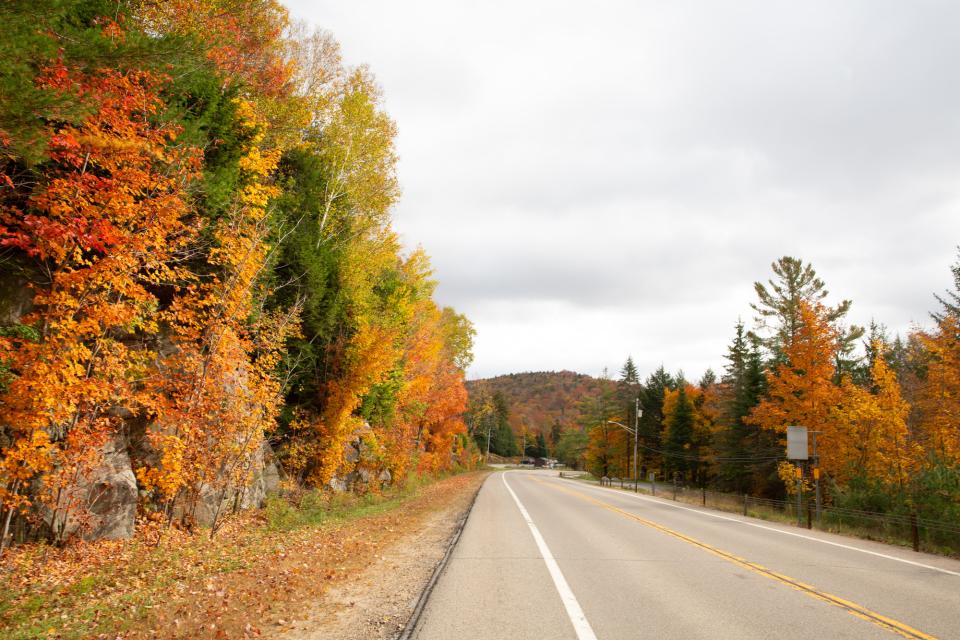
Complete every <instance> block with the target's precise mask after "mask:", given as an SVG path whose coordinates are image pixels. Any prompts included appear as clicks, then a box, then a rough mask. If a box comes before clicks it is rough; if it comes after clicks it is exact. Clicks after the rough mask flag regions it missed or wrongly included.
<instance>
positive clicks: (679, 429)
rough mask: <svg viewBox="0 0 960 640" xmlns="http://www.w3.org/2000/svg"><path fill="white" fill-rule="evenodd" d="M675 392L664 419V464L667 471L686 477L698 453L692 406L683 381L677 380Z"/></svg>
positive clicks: (695, 463)
mask: <svg viewBox="0 0 960 640" xmlns="http://www.w3.org/2000/svg"><path fill="white" fill-rule="evenodd" d="M676 394H677V398H676V404H675V405H674V406H673V407H672V411H671V412H670V414H669V415H668V416H666V418H665V420H664V432H665V435H666V437H665V441H664V450H665V451H666V453H667V455H666V459H665V460H664V465H665V467H666V468H667V470H668V471H670V472H677V473H679V474H680V476H681V477H686V476H687V473H688V472H689V471H692V470H694V469H695V468H696V466H697V461H696V460H695V459H693V457H694V456H696V455H697V453H698V451H697V450H696V448H695V447H694V446H693V435H694V432H693V431H694V421H695V416H694V407H693V403H692V402H691V401H690V397H689V396H688V395H687V384H686V382H685V381H683V380H679V381H678V382H677V391H676Z"/></svg>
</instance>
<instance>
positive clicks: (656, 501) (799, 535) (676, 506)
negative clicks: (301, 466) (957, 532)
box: [584, 485, 960, 576]
mask: <svg viewBox="0 0 960 640" xmlns="http://www.w3.org/2000/svg"><path fill="white" fill-rule="evenodd" d="M584 488H585V489H593V490H594V491H602V492H603V493H609V492H613V493H614V494H615V495H622V496H624V497H627V498H636V499H637V500H646V501H647V502H653V503H654V504H661V505H663V506H665V507H673V508H674V509H682V510H683V511H691V512H693V513H699V514H700V515H703V516H708V517H710V518H717V519H718V520H729V521H730V522H739V523H740V524H742V525H746V526H748V527H756V528H757V529H765V530H767V531H773V532H774V533H781V534H783V535H785V536H793V537H795V538H803V539H804V540H812V541H813V542H819V543H821V544H828V545H830V546H832V547H840V548H841V549H849V550H850V551H859V552H860V553H866V554H867V555H871V556H876V557H878V558H886V559H887V560H894V561H896V562H902V563H904V564H909V565H913V566H914V567H920V568H923V569H930V570H931V571H939V572H940V573H946V574H948V575H951V576H960V572H957V571H951V570H950V569H943V568H941V567H935V566H934V565H932V564H924V563H922V562H914V561H913V560H907V559H906V558H898V557H897V556H888V555H887V554H885V553H880V552H878V551H870V550H868V549H861V548H860V547H854V546H852V545H848V544H842V543H840V542H833V541H831V540H823V539H822V538H814V537H813V536H806V535H803V534H802V533H795V532H793V531H784V530H783V529H777V528H775V527H768V526H766V525H762V524H758V523H756V522H747V521H746V520H741V519H739V518H731V517H729V516H722V515H720V514H718V513H710V512H709V511H704V510H703V509H693V508H690V507H683V506H681V505H679V504H673V503H672V502H667V501H666V500H661V499H658V498H654V497H649V496H641V495H636V494H633V493H626V492H623V491H617V490H616V489H605V488H601V487H593V486H590V485H584Z"/></svg>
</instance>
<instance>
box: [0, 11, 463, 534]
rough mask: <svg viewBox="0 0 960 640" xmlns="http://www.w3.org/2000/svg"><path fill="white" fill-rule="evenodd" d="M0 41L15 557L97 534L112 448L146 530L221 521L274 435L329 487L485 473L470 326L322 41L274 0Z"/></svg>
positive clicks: (332, 45) (294, 461)
mask: <svg viewBox="0 0 960 640" xmlns="http://www.w3.org/2000/svg"><path fill="white" fill-rule="evenodd" d="M0 31H2V36H3V37H2V38H0V55H2V57H3V60H4V64H3V65H2V70H0V247H2V279H3V283H2V303H3V310H2V311H3V313H2V318H3V327H2V328H0V518H2V519H0V523H2V527H3V543H4V544H6V543H7V541H8V539H9V537H10V534H11V532H16V533H17V536H18V537H19V538H20V539H29V538H30V537H35V536H37V535H47V536H49V537H51V538H52V539H54V540H60V539H62V538H63V537H64V536H65V535H68V534H70V533H71V532H74V533H77V534H80V535H82V534H83V533H84V531H85V530H86V531H89V530H90V528H91V526H92V527H95V522H94V523H93V524H91V523H90V521H91V520H96V514H97V508H96V503H98V501H99V502H101V503H102V498H103V495H102V491H104V490H106V491H112V490H113V487H112V485H111V486H107V487H106V489H103V487H101V488H100V490H99V491H100V493H98V489H97V487H96V486H93V484H91V482H93V480H92V479H95V478H98V477H100V476H99V475H98V474H99V473H100V471H99V470H102V466H103V464H104V459H105V456H108V455H109V456H114V457H111V458H110V464H112V465H114V466H116V461H117V459H118V458H116V455H119V454H118V453H117V452H120V454H122V455H123V456H129V458H130V461H129V463H127V464H128V466H129V467H130V471H131V472H132V473H135V476H136V480H135V482H136V502H137V510H138V512H139V513H140V514H143V515H147V516H149V515H150V514H160V515H162V516H163V517H165V518H166V519H167V521H168V522H182V523H185V524H190V523H191V522H192V521H193V520H195V519H196V518H197V512H198V508H199V505H201V504H202V503H204V502H206V503H208V504H212V505H213V512H214V513H213V519H212V522H211V524H212V525H213V526H214V527H216V523H217V519H218V518H219V517H221V513H222V511H224V510H225V509H226V507H225V505H228V504H232V505H234V506H236V505H237V504H239V503H241V502H243V500H244V499H245V498H244V491H245V490H246V487H247V486H248V485H249V483H250V482H251V478H252V476H253V475H254V474H256V473H257V471H258V468H259V467H262V465H263V459H264V456H270V455H271V454H270V452H269V451H267V450H265V449H264V446H263V443H264V442H265V441H269V442H270V443H271V444H272V445H273V451H274V455H275V456H276V458H277V459H278V461H279V463H280V465H281V466H282V469H283V471H284V475H285V476H286V477H287V478H288V479H289V481H291V482H296V483H299V484H300V485H302V486H303V485H305V486H311V487H323V486H330V485H332V484H336V483H339V484H338V485H337V486H342V485H345V484H346V483H345V482H344V480H343V479H344V478H351V477H356V474H357V473H358V472H359V471H362V472H363V473H362V474H361V476H362V478H364V479H370V478H373V479H374V480H372V481H370V483H369V487H370V488H376V486H377V483H378V482H384V481H390V479H391V478H392V479H393V481H394V482H402V480H403V478H405V477H406V475H407V474H408V473H409V472H411V471H415V470H419V471H421V472H436V471H440V470H445V469H450V468H452V467H453V466H455V465H465V464H472V463H473V461H475V450H474V449H472V441H471V440H470V439H469V438H467V437H466V435H465V427H464V423H463V422H462V419H461V414H462V413H463V411H464V409H465V407H466V401H467V398H466V391H465V389H464V385H463V372H464V369H465V368H466V367H467V366H468V364H469V362H470V358H471V345H472V336H473V329H472V327H471V325H470V323H469V321H468V320H467V319H466V318H465V317H463V316H462V315H459V314H457V313H456V312H454V311H453V310H451V309H447V308H440V307H439V306H438V305H437V304H436V303H435V302H434V301H433V291H434V287H435V282H434V281H433V279H432V276H431V269H430V265H429V261H428V258H427V257H426V256H425V255H424V254H423V253H422V252H421V251H414V252H413V253H410V254H404V253H403V251H402V249H401V246H400V242H399V240H398V238H397V236H396V234H395V233H394V232H393V231H392V230H391V228H390V211H391V207H392V206H393V204H394V203H395V202H396V200H397V198H398V196H399V187H398V184H397V180H396V173H395V165H396V154H395V150H394V137H395V133H396V130H395V125H394V123H393V122H392V121H391V120H390V118H389V117H388V116H387V114H386V113H385V112H384V110H383V107H382V101H381V95H380V90H379V88H378V87H377V85H376V83H375V81H374V79H373V77H372V75H371V73H370V72H369V71H368V70H367V69H366V68H364V67H349V66H346V65H344V63H343V62H342V60H341V56H340V50H339V47H338V44H337V43H336V41H335V40H334V39H333V37H332V36H331V35H330V34H329V33H326V32H323V31H310V30H308V29H306V28H305V27H303V26H302V25H298V24H292V23H291V22H290V20H289V18H288V14H287V12H286V10H285V9H284V8H283V7H282V6H281V5H279V4H278V3H277V2H274V1H272V0H252V1H248V0H244V1H243V2H240V1H239V0H169V1H166V0H165V1H164V2H150V1H143V0H123V1H120V2H117V1H110V2H107V1H105V0H66V1H60V0H58V1H53V0H33V1H31V2H22V1H13V2H6V3H4V5H3V7H2V8H0ZM118 473H119V471H118ZM351 474H352V475H351ZM377 479H379V480H377ZM85 527H86V529H85Z"/></svg>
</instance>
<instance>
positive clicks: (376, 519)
mask: <svg viewBox="0 0 960 640" xmlns="http://www.w3.org/2000/svg"><path fill="white" fill-rule="evenodd" d="M485 477H486V473H484V472H473V473H465V474H461V475H456V476H451V477H447V478H443V479H439V480H423V481H421V482H419V483H417V482H414V483H410V484H408V486H406V487H404V488H403V489H399V490H394V491H391V492H386V493H384V494H383V495H381V496H354V495H350V494H341V495H335V496H329V495H327V496H324V495H322V494H305V495H304V496H302V499H301V500H299V501H298V504H297V505H296V506H294V505H292V504H290V503H289V502H286V501H284V500H282V499H278V498H274V499H271V500H270V502H269V503H268V505H267V508H266V509H264V510H262V511H254V512H247V513H243V514H240V515H238V516H236V517H235V518H233V519H232V520H231V521H229V522H228V523H227V524H226V525H225V527H224V529H223V530H221V531H220V532H218V533H217V535H216V537H214V538H213V539H212V540H211V539H210V538H209V536H208V535H207V532H205V531H200V532H197V533H195V534H192V535H191V534H188V533H185V532H181V531H176V530H173V531H171V530H163V529H161V528H160V527H159V525H153V526H150V525H149V524H146V525H145V526H143V527H141V528H140V531H139V532H138V535H137V537H136V538H134V539H132V540H124V541H102V542H98V543H91V544H79V545H73V546H70V547H67V548H64V549H55V548H51V547H45V546H31V547H23V548H18V549H16V550H15V551H14V553H12V554H10V555H9V556H8V557H7V558H5V559H4V562H3V565H2V566H0V584H2V586H0V636H2V637H3V638H9V639H11V640H16V639H26V638H97V637H103V638H111V639H113V638H116V637H122V638H155V637H161V638H198V637H211V638H239V637H258V636H260V635H261V634H263V633H265V632H267V631H273V632H275V631H278V630H281V629H283V628H284V627H285V626H286V625H288V624H289V621H290V620H293V619H295V618H296V617H297V616H298V614H300V613H302V612H303V610H304V608H305V607H307V606H309V604H310V601H311V599H315V598H316V597H318V596H319V595H321V594H322V593H323V592H324V591H325V590H326V589H327V588H328V587H329V586H330V585H332V584H335V583H336V582H338V581H340V580H343V579H345V578H348V577H349V576H350V575H352V574H353V573H356V572H358V571H361V570H362V569H363V568H364V567H365V566H367V565H369V564H371V563H372V562H373V561H374V560H375V559H376V555H377V554H378V551H379V550H380V549H381V548H383V547H385V546H387V545H389V544H390V543H391V542H393V541H395V540H396V539H398V538H399V537H402V536H403V535H405V534H406V533H408V532H412V531H415V530H416V529H417V527H418V523H419V522H421V521H422V520H423V519H424V518H426V517H427V516H428V515H429V514H430V513H432V512H433V511H435V510H437V509H439V508H442V507H444V506H446V505H449V504H451V503H453V502H454V501H457V500H463V501H464V502H466V501H468V500H469V497H470V496H472V493H473V491H475V490H476V489H477V487H479V485H480V483H481V482H482V481H483V479H484V478H485ZM161 534H162V535H161Z"/></svg>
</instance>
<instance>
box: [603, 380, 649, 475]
mask: <svg viewBox="0 0 960 640" xmlns="http://www.w3.org/2000/svg"><path fill="white" fill-rule="evenodd" d="M639 406H640V399H639V398H638V399H637V407H639ZM637 411H639V412H640V413H642V410H640V409H637ZM607 423H608V424H615V425H617V426H618V427H620V428H621V429H623V430H624V431H626V432H627V433H629V434H631V435H633V490H634V491H639V490H640V489H639V488H638V486H637V434H639V433H640V431H639V429H631V428H630V427H628V426H627V425H625V424H620V423H619V422H617V421H616V420H607ZM636 424H637V425H639V424H640V418H639V417H638V418H637V419H636Z"/></svg>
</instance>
